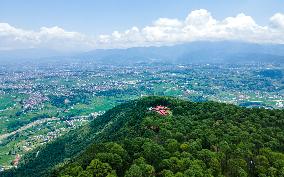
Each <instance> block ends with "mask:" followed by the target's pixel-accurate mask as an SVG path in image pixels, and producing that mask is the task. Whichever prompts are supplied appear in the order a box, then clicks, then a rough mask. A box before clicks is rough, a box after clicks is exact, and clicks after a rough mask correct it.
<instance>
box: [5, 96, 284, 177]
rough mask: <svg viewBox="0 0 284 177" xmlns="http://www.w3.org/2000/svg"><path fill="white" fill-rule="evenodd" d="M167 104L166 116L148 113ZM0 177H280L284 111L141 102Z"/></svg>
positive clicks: (158, 100) (60, 140)
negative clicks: (152, 108) (151, 108)
mask: <svg viewBox="0 0 284 177" xmlns="http://www.w3.org/2000/svg"><path fill="white" fill-rule="evenodd" d="M158 105H162V106H166V107H168V108H169V110H167V113H168V114H167V115H160V114H159V113H157V112H155V111H153V110H150V109H149V108H150V107H156V106H158ZM0 176H4V177H7V176H9V177H12V176H13V177H18V176H19V177H20V176H21V177H25V176H39V177H41V176H65V177H70V176H76V177H77V176H80V177H90V176H96V177H104V176H108V177H110V176H126V177H144V176H145V177H146V176H161V177H163V176H165V177H173V176H176V177H179V176H188V177H190V176H194V177H203V176H208V177H209V176H233V177H234V176H236V177H239V176H240V177H243V176H263V177H264V176H271V177H272V176H275V177H278V176H279V177H281V176H284V111H283V110H266V109H247V108H242V107H238V106H234V105H227V104H222V103H215V102H204V103H193V102H188V101H183V100H179V99H175V98H168V97H145V98H142V99H139V100H135V101H130V102H127V103H124V104H121V105H119V106H116V107H115V108H113V109H111V110H109V111H107V112H106V113H105V114H104V115H102V116H100V117H98V118H97V119H95V120H94V121H92V122H91V123H90V125H87V126H84V127H81V128H80V129H77V130H74V131H72V132H70V133H68V134H67V135H65V136H62V137H60V138H58V139H57V140H56V141H54V142H52V143H48V144H47V145H44V146H42V147H40V148H38V149H36V150H34V151H33V152H32V153H30V154H28V155H26V156H24V157H23V158H22V159H21V164H20V166H19V168H18V169H17V170H15V169H14V170H12V171H9V172H6V173H5V174H4V173H3V174H1V175H0Z"/></svg>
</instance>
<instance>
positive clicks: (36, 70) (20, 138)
mask: <svg viewBox="0 0 284 177" xmlns="http://www.w3.org/2000/svg"><path fill="white" fill-rule="evenodd" d="M283 71H284V67H283V66H282V65H281V64H188V65H181V64H178V65H176V64H166V63H164V64H163V63H156V64H149V65H148V64H144V63H141V64H133V65H131V66H123V65H102V64H96V63H95V62H94V63H92V62H89V63H84V62H73V63H72V62H71V63H70V62H68V63H64V62H63V63H53V62H50V64H46V63H37V64H28V65H25V64H19V65H9V64H7V65H2V66H1V67H0V78H1V79H0V137H1V139H0V167H1V168H2V169H7V168H11V167H12V166H11V162H12V160H13V159H14V158H15V156H16V155H17V154H20V155H24V154H26V153H27V152H29V151H31V150H32V149H34V148H36V147H38V146H40V145H43V144H45V143H47V142H50V141H52V140H54V139H56V138H57V137H60V136H62V135H64V134H66V133H67V132H69V131H70V130H73V129H76V128H78V127H81V126H83V125H85V124H88V122H90V121H92V120H93V119H94V118H95V117H96V116H97V115H101V114H103V113H104V112H105V111H107V110H109V109H111V108H113V107H114V106H116V105H119V104H121V103H124V102H126V101H128V100H134V99H137V98H140V97H144V96H147V95H159V96H174V97H179V98H182V99H186V100H191V101H194V102H204V101H208V100H209V101H217V102H223V103H230V104H235V105H241V106H245V107H248V108H254V107H262V108H266V109H275V108H276V109H282V108H283V104H284V84H283ZM52 117H56V118H57V119H56V120H53V121H44V120H49V119H52ZM36 122H38V123H36ZM39 122H40V123H39ZM34 123H36V124H34ZM19 130H21V131H19ZM7 135H9V136H7Z"/></svg>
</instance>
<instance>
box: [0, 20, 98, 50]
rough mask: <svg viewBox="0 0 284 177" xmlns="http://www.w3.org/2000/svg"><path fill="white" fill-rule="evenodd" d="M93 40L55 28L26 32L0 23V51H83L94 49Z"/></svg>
mask: <svg viewBox="0 0 284 177" xmlns="http://www.w3.org/2000/svg"><path fill="white" fill-rule="evenodd" d="M94 41H95V40H92V39H89V37H88V36H85V35H83V34H80V33H78V32H68V31H65V30H64V29H62V28H59V27H57V26H55V27H51V28H47V27H42V28H40V30H39V31H28V30H23V29H19V28H16V27H13V26H11V25H9V24H7V23H0V50H1V49H2V50H8V49H28V48H48V49H55V50H59V51H84V50H90V49H93V48H94V47H95V42H94Z"/></svg>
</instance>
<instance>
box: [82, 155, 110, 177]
mask: <svg viewBox="0 0 284 177" xmlns="http://www.w3.org/2000/svg"><path fill="white" fill-rule="evenodd" d="M87 171H89V172H91V173H92V174H93V175H94V176H95V177H105V176H107V175H108V174H110V173H111V172H112V169H111V166H110V165H109V164H107V163H103V162H101V161H99V160H98V159H94V160H92V162H91V163H90V165H89V166H88V167H87Z"/></svg>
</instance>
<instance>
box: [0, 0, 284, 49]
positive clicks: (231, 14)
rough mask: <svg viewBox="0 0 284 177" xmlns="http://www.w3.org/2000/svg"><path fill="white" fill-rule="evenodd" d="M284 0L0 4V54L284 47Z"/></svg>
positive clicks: (7, 0)
mask: <svg viewBox="0 0 284 177" xmlns="http://www.w3.org/2000/svg"><path fill="white" fill-rule="evenodd" d="M283 36H284V0H234V1H233V0H214V1H212V0H198V1H197V0H196V1H193V0H192V1H191V0H143V1H138V0H137V1H136V0H100V1H98V0H80V1H78V0H48V1H38V0H25V1H23V0H1V1H0V50H13V49H26V48H48V49H54V50H62V51H75V50H76V51H87V50H93V49H97V48H126V47H135V46H151V45H169V44H175V43H183V42H191V41H196V40H241V41H242V40H243V41H247V42H254V43H277V44H284V37H283Z"/></svg>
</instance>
